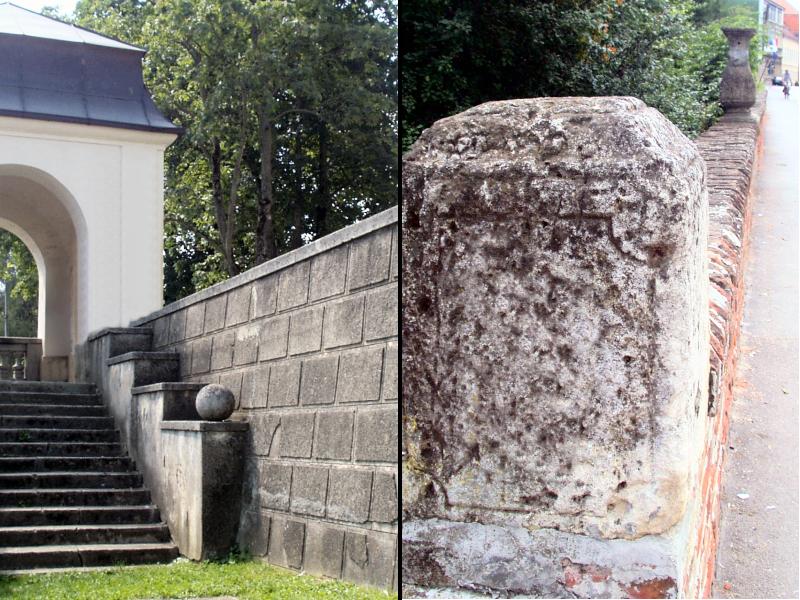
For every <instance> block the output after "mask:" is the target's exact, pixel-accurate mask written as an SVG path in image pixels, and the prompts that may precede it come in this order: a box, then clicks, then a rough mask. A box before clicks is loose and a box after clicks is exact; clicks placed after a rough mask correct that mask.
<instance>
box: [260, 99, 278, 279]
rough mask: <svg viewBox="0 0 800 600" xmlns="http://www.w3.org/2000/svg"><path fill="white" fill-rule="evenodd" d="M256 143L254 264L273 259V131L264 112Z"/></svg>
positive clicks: (261, 116)
mask: <svg viewBox="0 0 800 600" xmlns="http://www.w3.org/2000/svg"><path fill="white" fill-rule="evenodd" d="M258 121H259V122H258V129H259V132H258V133H259V135H258V141H259V150H260V153H261V189H260V190H259V195H258V220H257V222H256V264H257V265H258V264H261V263H263V262H265V261H268V260H269V259H271V258H274V257H275V254H276V247H275V226H274V224H273V220H272V205H273V197H272V137H273V129H272V123H271V122H270V120H269V118H268V116H267V112H266V110H264V111H262V112H261V114H260V115H259V120H258Z"/></svg>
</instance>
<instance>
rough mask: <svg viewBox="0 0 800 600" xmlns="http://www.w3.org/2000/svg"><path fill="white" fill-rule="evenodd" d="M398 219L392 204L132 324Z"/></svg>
mask: <svg viewBox="0 0 800 600" xmlns="http://www.w3.org/2000/svg"><path fill="white" fill-rule="evenodd" d="M397 222H398V211H397V206H393V207H392V208H389V209H387V210H385V211H383V212H380V213H378V214H377V215H374V216H372V217H369V218H368V219H364V220H363V221H359V222H358V223H354V224H353V225H348V226H347V227H343V228H342V229H340V230H339V231H334V232H333V233H331V234H330V235H326V236H325V237H322V238H320V239H318V240H315V241H313V242H311V243H310V244H306V245H305V246H303V247H301V248H298V249H296V250H292V251H291V252H287V253H286V254H282V255H280V256H278V257H276V258H273V259H272V260H269V261H267V262H265V263H262V264H260V265H256V266H255V267H253V268H252V269H249V270H247V271H245V272H244V273H240V274H239V275H236V276H235V277H231V278H230V279H226V280H225V281H222V282H220V283H217V284H216V285H212V286H211V287H208V288H206V289H204V290H201V291H199V292H195V293H194V294H192V295H190V296H186V297H185V298H181V299H180V300H177V301H175V302H173V303H171V304H168V305H167V306H165V307H163V308H161V309H160V310H157V311H155V312H152V313H150V314H149V315H146V316H144V317H141V318H139V319H136V320H135V321H132V322H131V326H132V327H139V326H141V325H144V324H146V323H150V322H152V321H154V320H156V319H158V318H159V317H164V316H166V315H169V314H171V313H173V312H177V311H179V310H181V309H183V308H186V307H188V306H191V305H192V304H197V303H198V302H202V301H204V300H208V299H209V298H213V297H214V296H219V295H220V294H224V293H225V292H229V291H230V290H233V289H236V288H238V287H241V286H243V285H247V284H248V283H252V282H253V281H256V280H258V279H261V278H262V277H266V276H267V275H270V274H272V273H276V272H278V271H281V270H283V269H286V268H288V267H291V266H292V265H294V264H297V263H300V262H302V261H304V260H308V259H310V258H312V257H314V256H317V255H318V254H322V253H323V252H327V251H329V250H333V249H334V248H336V247H338V246H341V245H343V244H346V243H348V242H351V241H353V240H356V239H358V238H361V237H365V236H367V235H369V234H370V233H373V232H375V231H378V230H380V229H383V228H385V227H389V226H391V225H395V224H396V223H397Z"/></svg>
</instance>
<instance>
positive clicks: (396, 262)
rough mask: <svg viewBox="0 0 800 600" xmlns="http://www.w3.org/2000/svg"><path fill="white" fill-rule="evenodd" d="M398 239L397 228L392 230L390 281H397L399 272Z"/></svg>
mask: <svg viewBox="0 0 800 600" xmlns="http://www.w3.org/2000/svg"><path fill="white" fill-rule="evenodd" d="M398 239H399V236H398V234H397V227H393V228H392V279H397V274H398V273H399V272H400V261H399V260H398V252H397V247H398Z"/></svg>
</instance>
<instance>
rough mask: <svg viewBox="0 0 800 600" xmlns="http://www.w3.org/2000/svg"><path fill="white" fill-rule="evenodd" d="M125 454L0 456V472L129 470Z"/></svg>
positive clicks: (129, 460) (128, 460) (130, 466)
mask: <svg viewBox="0 0 800 600" xmlns="http://www.w3.org/2000/svg"><path fill="white" fill-rule="evenodd" d="M132 469H133V461H131V459H130V458H128V457H127V456H0V473H19V472H21V471H22V472H24V471H29V472H42V471H131V470H132Z"/></svg>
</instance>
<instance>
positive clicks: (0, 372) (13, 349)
mask: <svg viewBox="0 0 800 600" xmlns="http://www.w3.org/2000/svg"><path fill="white" fill-rule="evenodd" d="M41 360H42V340H40V339H38V338H21V337H0V380H8V379H16V380H28V381H38V380H39V366H40V363H41Z"/></svg>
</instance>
